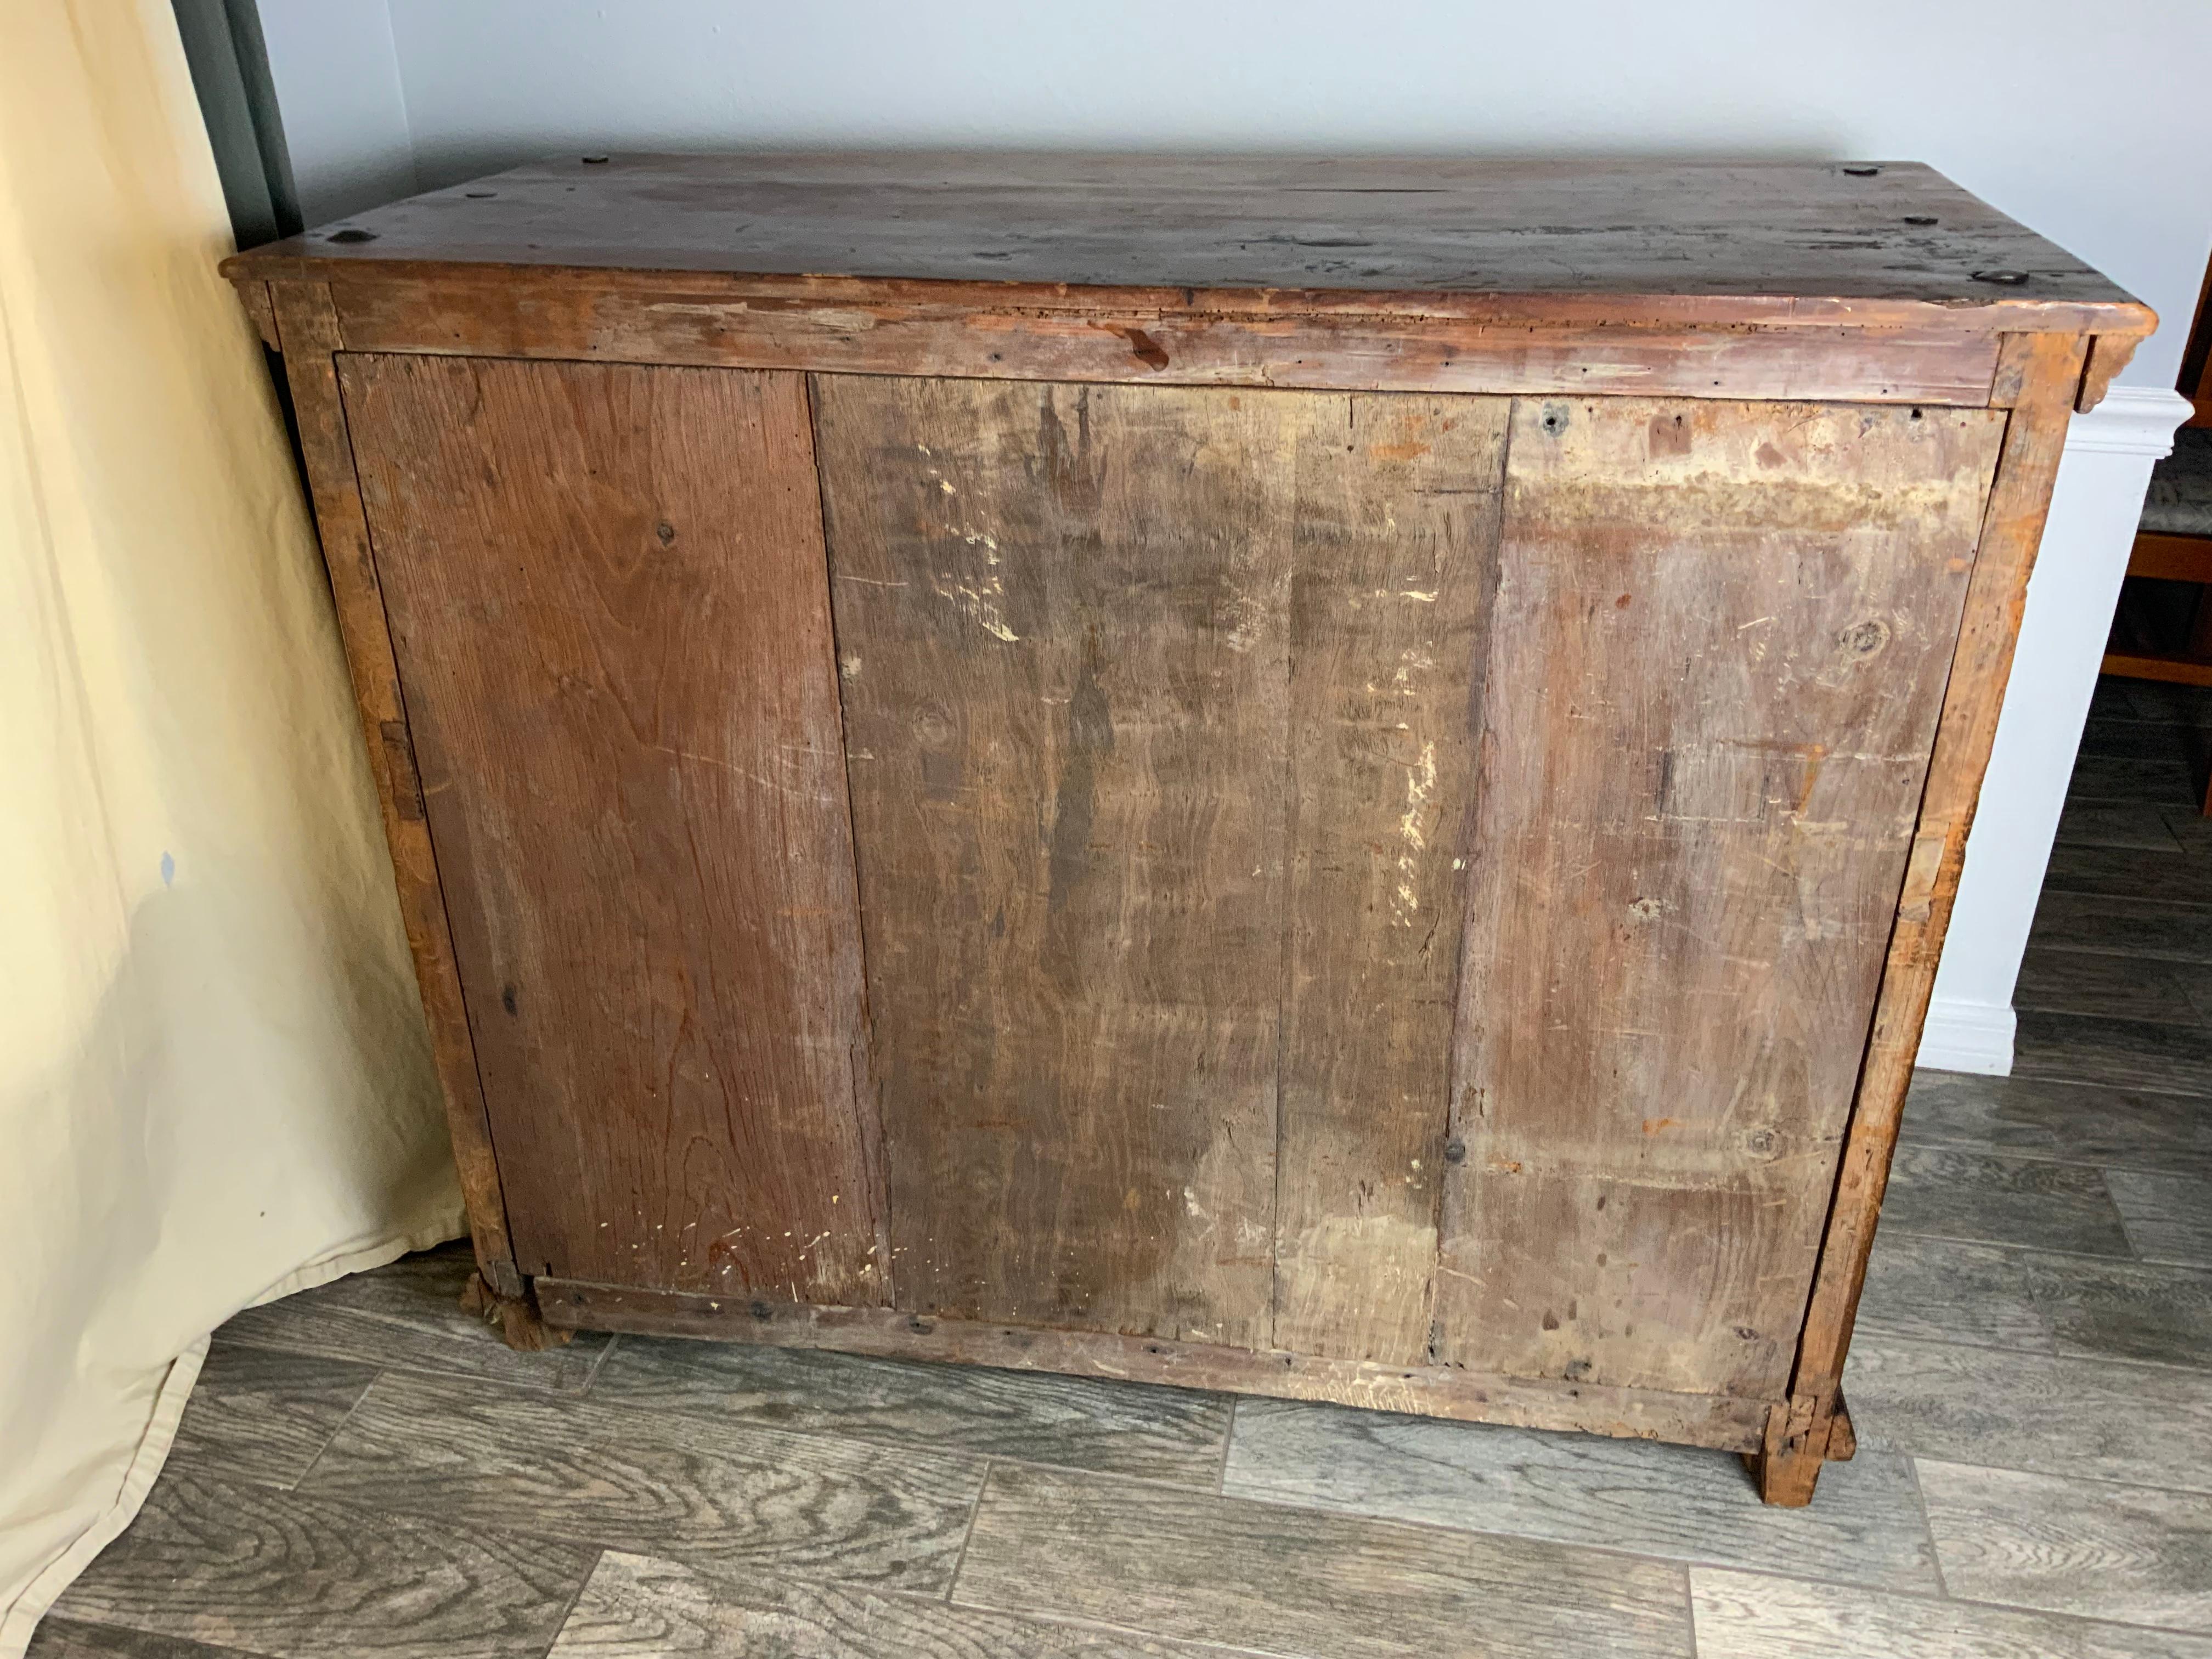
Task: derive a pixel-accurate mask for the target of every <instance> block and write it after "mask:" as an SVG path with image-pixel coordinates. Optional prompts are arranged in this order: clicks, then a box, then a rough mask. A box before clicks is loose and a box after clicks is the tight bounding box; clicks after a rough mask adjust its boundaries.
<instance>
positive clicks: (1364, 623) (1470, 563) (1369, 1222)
mask: <svg viewBox="0 0 2212 1659" xmlns="http://www.w3.org/2000/svg"><path fill="white" fill-rule="evenodd" d="M1340 401H1342V402H1343V403H1344V404H1345V407H1344V410H1343V416H1342V418H1341V419H1336V418H1333V417H1334V414H1335V410H1334V407H1333V406H1334V404H1337V403H1339V402H1340ZM1509 411H1510V404H1507V403H1506V402H1504V400H1493V399H1482V400H1474V399H1460V398H1351V399H1348V400H1338V399H1328V400H1327V402H1326V404H1324V405H1323V407H1322V410H1320V411H1319V412H1318V416H1317V418H1316V419H1315V421H1314V422H1313V424H1314V427H1315V428H1316V430H1314V431H1313V432H1312V433H1311V434H1310V435H1307V436H1305V437H1304V439H1303V441H1301V443H1300V445H1299V447H1298V449H1297V453H1296V454H1295V455H1294V457H1293V458H1292V462H1291V465H1292V466H1293V467H1294V468H1295V479H1294V482H1293V484H1292V489H1293V501H1292V509H1291V549H1290V553H1291V591H1290V607H1291V608H1290V695H1289V700H1288V701H1289V714H1290V732H1289V753H1288V756H1287V764H1286V765H1285V767H1284V768H1283V769H1282V771H1281V774H1280V776H1281V780H1282V781H1281V784H1280V786H1279V787H1281V788H1282V789H1284V790H1285V791H1286V792H1287V795H1288V801H1287V817H1288V822H1287V825H1286V829H1287V835H1288V842H1289V846H1288V855H1289V882H1288V891H1287V893H1286V895H1285V900H1286V906H1287V908H1286V914H1285V922H1284V927H1285V939H1284V948H1283V963H1282V971H1283V980H1282V987H1281V996H1282V1006H1283V1016H1282V1017H1283V1034H1282V1054H1281V1065H1280V1073H1279V1084H1278V1088H1277V1112H1278V1120H1277V1126H1276V1146H1275V1218H1274V1230H1275V1239H1274V1252H1275V1279H1274V1317H1273V1337H1272V1340H1271V1341H1270V1346H1273V1347H1276V1348H1283V1349H1290V1350H1292V1351H1295V1352H1302V1353H1313V1354H1325V1355H1329V1356H1333V1357H1334V1358H1344V1359H1378V1360H1382V1361H1383V1362H1385V1363H1387V1364H1416V1363H1424V1364H1425V1363H1426V1362H1427V1360H1428V1358H1429V1353H1428V1346H1429V1336H1430V1328H1431V1323H1432V1322H1433V1320H1434V1317H1435V1304H1434V1299H1433V1295H1432V1290H1433V1284H1434V1278H1435V1268H1436V1261H1437V1203H1438V1199H1439V1194H1440V1191H1441V1188H1440V1184H1439V1178H1440V1176H1442V1175H1443V1172H1444V1170H1445V1169H1446V1168H1447V1167H1448V1165H1447V1163H1446V1160H1447V1159H1448V1158H1449V1157H1451V1156H1452V1151H1451V1149H1450V1148H1449V1146H1448V1144H1447V1135H1446V1124H1447V1121H1448V1120H1449V1100H1448V1098H1447V1095H1446V1091H1447V1089H1448V1087H1449V1081H1450V1075H1451V1046H1452V1026H1453V1022H1454V1019H1455V1013H1456V1010H1455V1006H1454V1001H1453V998H1454V993H1455V989H1456V987H1457V984H1458V978H1459V953H1460V936H1461V933H1462V931H1463V930H1464V927H1465V921H1466V896H1467V883H1468V872H1467V867H1466V866H1467V858H1466V856H1465V854H1466V850H1467V837H1468V821H1469V816H1470V814H1471V812H1472V811H1473V808H1474V758H1475V757H1474V740H1475V728H1474V722H1473V720H1471V719H1470V713H1471V711H1472V710H1474V709H1476V708H1480V706H1481V703H1482V696H1483V688H1482V678H1481V677H1482V668H1481V664H1482V662H1483V660H1484V655H1485V652H1484V634H1485V630H1486V625H1487V623H1488V620H1489V615H1490V611H1491V607H1492V595H1493V593H1494V592H1495V591H1496V589H1497V586H1498V505H1499V500H1500V492H1501V486H1502V483H1503V476H1504V460H1505V430H1506V422H1507V417H1508V414H1509ZM1484 1369H1489V1367H1487V1366H1486V1367H1484Z"/></svg>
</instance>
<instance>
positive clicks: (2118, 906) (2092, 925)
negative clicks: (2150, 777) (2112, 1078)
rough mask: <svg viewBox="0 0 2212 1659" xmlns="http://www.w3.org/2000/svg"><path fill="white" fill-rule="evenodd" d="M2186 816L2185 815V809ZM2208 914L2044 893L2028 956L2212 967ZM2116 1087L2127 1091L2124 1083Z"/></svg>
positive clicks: (2143, 901) (2030, 932) (2146, 902)
mask: <svg viewBox="0 0 2212 1659" xmlns="http://www.w3.org/2000/svg"><path fill="white" fill-rule="evenodd" d="M2184 810H2187V809H2184ZM2205 921H2206V917H2205V915H2204V912H2203V911H2202V910H2197V909H2180V908H2175V907H2174V906H2172V905H2170V904H2166V903H2163V902H2160V901H2159V900H2157V899H2128V898H2112V897H2109V896H2106V895H2104V894H2102V893H2056V892H2054V893H2045V894H2044V895H2043V896H2042V897H2041V898H2040V899H2039V900H2038V901H2037V902H2036V907H2035V922H2034V925H2033V927H2031V928H2030V929H2029V930H2028V935H2027V943H2028V948H2029V949H2030V950H2035V949H2038V948H2040V947H2048V948H2049V949H2051V950H2058V951H2108V952H2110V953H2112V955H2115V956H2129V957H2142V958H2145V959H2148V960H2153V961H2165V962H2186V963H2200V964H2212V927H2207V926H2206V925H2205ZM2118 1086H2120V1087H2122V1088H2125V1087H2127V1086H2128V1083H2127V1082H2126V1081H2123V1082H2122V1083H2121V1084H2120V1085H2118Z"/></svg>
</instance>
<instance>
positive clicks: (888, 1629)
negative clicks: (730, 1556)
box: [550, 1550, 1246, 1659]
mask: <svg viewBox="0 0 2212 1659" xmlns="http://www.w3.org/2000/svg"><path fill="white" fill-rule="evenodd" d="M1245 1651H1246V1650H1245V1649H1243V1648H1234V1649H1231V1648H1225V1647H1217V1646H1215V1645H1213V1644H1211V1643H1208V1644H1205V1645H1204V1646H1194V1645H1192V1644H1188V1643H1183V1642H1163V1641H1158V1640H1155V1639H1154V1638H1151V1637H1146V1636H1136V1635H1133V1634H1130V1633H1128V1632H1120V1631H1111V1630H1103V1629H1101V1628H1100V1627H1099V1626H1096V1625H1090V1624H1084V1625H1073V1624H1066V1623H1061V1622H1058V1621H1054V1622H1047V1621H1046V1620H1042V1619H1025V1618H1021V1617H1018V1616H1016V1615H1014V1614H1011V1613H989V1612H986V1611H984V1610H983V1609H981V1608H978V1607H948V1606H947V1605H946V1604H945V1603H944V1602H943V1601H936V1600H931V1601H922V1600H921V1599H920V1598H918V1597H914V1596H904V1595H878V1594H877V1593H876V1592H874V1591H872V1590H865V1589H852V1588H849V1587H848V1586H845V1585H842V1584H811V1583H802V1582H800V1581H798V1580H795V1579H790V1578H781V1577H775V1576H773V1575H770V1574H766V1573H760V1572H754V1571H744V1572H742V1573H733V1572H714V1571H708V1570H702V1569H701V1568H697V1567H689V1566H683V1565H678V1564H677V1563H675V1562H672V1561H656V1560H653V1559H651V1558H649V1557H646V1556H639V1555H625V1554H623V1553H621V1552H619V1551H613V1550H611V1551H609V1552H608V1553H606V1554H605V1555H603V1556H601V1557H600V1558H599V1565H598V1567H596V1568H595V1569H594V1570H593V1571H592V1577H591V1582H590V1583H587V1584H586V1585H585V1586H584V1593H583V1594H582V1595H580V1596H578V1597H577V1598H576V1607H575V1610H574V1612H572V1613H570V1614H569V1615H568V1622H567V1623H565V1624H563V1625H562V1626H561V1635H560V1638H559V1639H558V1640H556V1642H555V1643H554V1644H553V1649H552V1653H551V1656H550V1659H663V1656H665V1655H666V1654H669V1653H671V1652H679V1653H728V1654H744V1653H755V1652H759V1653H769V1652H773V1653H775V1654H776V1655H778V1656H781V1659H970V1656H973V1659H983V1656H987V1655H998V1654H1003V1655H1008V1656H1012V1655H1017V1654H1018V1655H1020V1656H1021V1659H1205V1656H1206V1655H1208V1654H1213V1655H1218V1656H1221V1659H1230V1656H1232V1655H1235V1654H1242V1653H1244V1652H1245Z"/></svg>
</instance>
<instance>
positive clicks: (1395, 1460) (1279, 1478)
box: [1222, 1400, 1940, 1593]
mask: <svg viewBox="0 0 2212 1659" xmlns="http://www.w3.org/2000/svg"><path fill="white" fill-rule="evenodd" d="M1222 1490H1223V1491H1224V1492H1225V1493H1227V1494H1228V1495H1229V1496H1231V1497H1232V1498H1263V1499H1265V1500H1267V1501H1268V1502H1270V1503H1277V1504H1301V1505H1304V1506H1306V1507H1309V1508H1316V1509H1323V1510H1331V1511H1333V1512H1336V1513H1340V1514H1348V1515H1368V1516H1377V1517H1379V1518H1382V1519H1385V1520H1397V1521H1412V1522H1421V1523H1423V1524H1425V1525H1429V1526H1437V1527H1456V1528H1462V1529H1464V1530H1468V1531H1474V1532H1483V1533H1497V1534H1510V1535H1511V1536H1515V1537H1522V1538H1546V1539H1550V1540H1552V1541H1554V1542H1557V1543H1562V1544H1588V1545H1592V1546H1595V1547H1598V1548H1601V1549H1610V1550H1620V1551H1623V1552H1626V1553H1630V1554H1634V1555H1646V1556H1660V1557H1664V1558H1668V1559H1675V1560H1684V1561H1711V1562H1718V1563H1721V1564H1723V1565H1734V1566H1741V1567H1750V1568H1754V1569H1758V1570H1759V1571H1769V1572H1801V1573H1808V1574H1818V1575H1819V1576H1820V1577H1824V1578H1832V1579H1841V1580H1844V1581H1845V1582H1847V1583H1859V1584H1868V1585H1874V1586H1882V1587H1887V1588H1888V1589H1892V1590H1895V1591H1899V1592H1905V1591H1913V1590H1918V1591H1924V1592H1929V1593H1936V1592H1938V1591H1939V1589H1940V1581H1939V1580H1938V1578H1937V1577H1936V1557H1935V1552H1934V1551H1933V1549H1932V1548H1931V1547H1929V1542H1928V1535H1927V1528H1926V1526H1925V1525H1924V1524H1923V1522H1922V1520H1921V1517H1920V1500H1919V1498H1918V1497H1917V1494H1916V1493H1915V1492H1914V1489H1913V1485H1912V1472H1911V1467H1910V1465H1909V1463H1908V1462H1907V1461H1906V1460H1905V1459H1904V1458H1902V1457H1898V1456H1894V1455H1877V1454H1875V1453H1869V1454H1868V1455H1866V1456H1865V1457H1864V1458H1862V1459H1859V1460H1857V1462H1855V1463H1854V1464H1853V1466H1852V1467H1851V1468H1849V1469H1845V1470H1831V1471H1830V1472H1829V1474H1828V1476H1827V1479H1826V1484H1825V1485H1824V1486H1823V1487H1822V1489H1821V1492H1820V1503H1818V1504H1815V1505H1814V1506H1813V1507H1811V1508H1810V1509H1802V1510H1780V1509H1774V1508H1771V1507H1770V1506H1768V1505H1766V1504H1761V1503H1760V1502H1759V1493H1758V1492H1757V1491H1756V1490H1755V1489H1754V1488H1753V1486H1752V1484H1751V1482H1750V1480H1748V1479H1747V1477H1746V1476H1745V1474H1744V1471H1743V1466H1742V1465H1741V1463H1740V1462H1737V1460H1735V1458H1733V1457H1729V1456H1725V1455H1723V1454H1721V1453H1718V1452H1712V1451H1705V1450H1702V1449H1694V1448H1691V1447H1685V1446H1655V1445H1648V1444H1632V1443H1628V1442H1626V1441H1616V1440H1594V1439H1590V1438H1588V1437H1579V1436H1572V1435H1558V1434H1541V1433H1537V1432H1534V1431H1529V1430H1525V1429H1505V1428H1492V1427H1486V1426H1479V1425H1469V1424H1458V1423H1440V1422H1436V1421H1432V1420H1429V1419H1420V1418H1411V1417H1394V1416H1389V1415H1386V1414H1384V1413H1378V1412H1349V1411H1342V1410H1339V1409H1337V1408H1335V1407H1327V1406H1310V1405H1302V1404H1297V1403H1294V1402H1290V1401H1260V1400H1255V1401H1245V1402H1243V1404H1241V1405H1240V1406H1239V1407H1237V1434H1236V1438H1235V1440H1234V1442H1233V1443H1232V1444H1231V1447H1230V1452H1229V1464H1228V1469H1227V1473H1226V1475H1225V1483H1224V1486H1223V1488H1222Z"/></svg>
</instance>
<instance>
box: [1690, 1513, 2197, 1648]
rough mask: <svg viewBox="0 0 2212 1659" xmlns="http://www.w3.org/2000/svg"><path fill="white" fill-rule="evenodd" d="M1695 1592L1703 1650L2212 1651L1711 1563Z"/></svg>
mask: <svg viewBox="0 0 2212 1659" xmlns="http://www.w3.org/2000/svg"><path fill="white" fill-rule="evenodd" d="M1830 1478H1831V1479H1832V1478H1833V1474H1832V1473H1831V1477H1830ZM1690 1595H1691V1598H1692V1604H1693V1605H1694V1607H1696V1609H1697V1620H1698V1653H1699V1659H2212V1642H2208V1641H2205V1640H2203V1639H2202V1638H2197V1637H2194V1636H2180V1635H2174V1634H2172V1633H2169V1632H2160V1631H2146V1630H2130V1629H2129V1628H2128V1627H2127V1626H2123V1625H2103V1624H2090V1623H2087V1621H2085V1620H2077V1619H2060V1618H2052V1617H2051V1616H2049V1615H2047V1614H2044V1613H2020V1612H2015V1611H2012V1610H2009V1609H2007V1608H2002V1607H1968V1606H1965V1605H1962V1604H1961V1603H1960V1602H1956V1601H1922V1600H1920V1599H1918V1598H1917V1597H1913V1596H1905V1595H1891V1594H1889V1593H1888V1592H1887V1591H1881V1590H1863V1589H1844V1588H1843V1587H1841V1586H1839V1585H1834V1584H1805V1583H1791V1582H1790V1581H1788V1580H1784V1579H1775V1578H1766V1577H1753V1576H1752V1575H1751V1574H1748V1573H1741V1572H1724V1571H1720V1570H1718V1569H1717V1568H1711V1567H1693V1568H1692V1569H1691V1570H1690Z"/></svg>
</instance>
